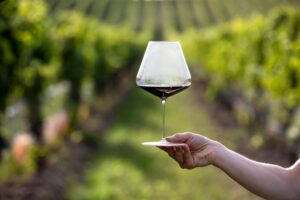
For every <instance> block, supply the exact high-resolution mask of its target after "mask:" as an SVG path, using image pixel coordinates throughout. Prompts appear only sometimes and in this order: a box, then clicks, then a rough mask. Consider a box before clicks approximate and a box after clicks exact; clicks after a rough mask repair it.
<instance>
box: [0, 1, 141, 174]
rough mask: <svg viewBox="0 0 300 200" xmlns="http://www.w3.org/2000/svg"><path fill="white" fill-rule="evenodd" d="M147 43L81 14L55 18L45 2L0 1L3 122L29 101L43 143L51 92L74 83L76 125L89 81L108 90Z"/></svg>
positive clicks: (30, 116)
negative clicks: (10, 107)
mask: <svg viewBox="0 0 300 200" xmlns="http://www.w3.org/2000/svg"><path fill="white" fill-rule="evenodd" d="M145 39H146V38H145V37H143V36H137V35H135V34H134V33H133V32H132V31H130V30H128V29H119V28H111V27H107V26H104V25H102V24H100V23H99V22H98V21H97V20H96V19H92V18H89V17H87V16H84V15H83V14H82V13H80V12H77V11H61V12H58V13H56V14H55V15H50V14H49V12H48V5H47V4H46V3H45V2H44V1H40V0H11V1H4V2H2V3H0V94H1V98H0V116H1V119H3V118H4V111H5V108H7V106H8V105H12V104H14V103H15V102H17V101H18V100H20V99H23V100H25V102H26V104H27V107H28V112H27V114H26V115H27V116H26V118H27V119H26V121H28V122H29V126H28V129H30V132H32V133H33V134H34V135H35V136H36V139H37V141H38V142H40V140H41V138H42V137H41V136H42V123H43V121H44V117H45V115H43V112H44V113H45V111H44V110H45V109H44V107H43V105H42V102H47V101H45V100H44V98H47V95H46V94H45V93H46V91H47V88H49V87H50V86H53V85H55V84H56V83H59V82H67V83H69V85H70V87H69V88H70V95H69V98H66V100H65V101H66V103H65V104H66V106H69V108H70V109H69V111H70V112H71V114H70V116H71V121H75V122H76V115H77V107H78V106H79V104H80V103H81V87H82V84H83V83H84V82H85V81H89V82H92V85H93V84H94V85H95V87H96V88H101V89H103V88H104V87H105V85H106V84H108V83H112V82H113V81H114V79H113V76H115V75H116V74H118V73H119V72H120V71H122V70H124V69H126V68H130V67H133V64H134V62H135V60H136V58H137V57H138V56H140V54H141V52H142V48H141V47H142V44H143V47H144V43H145V41H146V40H145ZM101 89H99V91H101ZM48 112H49V111H48ZM2 115H3V117H2ZM24 120H25V119H24ZM1 122H4V121H3V120H0V124H1ZM72 125H73V124H72ZM26 128H27V127H26ZM20 131H23V130H20ZM24 131H26V130H24ZM6 132H7V130H5V133H6ZM11 134H14V133H11ZM2 136H3V129H2V128H1V129H0V143H1V144H0V153H1V151H2V148H3V147H2V142H3V141H2V140H5V139H3V138H2ZM5 138H11V136H10V137H5ZM5 143H7V144H8V143H9V141H5ZM3 159H6V158H3ZM8 160H10V159H8ZM4 163H6V161H5V162H4ZM7 163H8V164H9V163H11V162H10V161H7ZM9 165H10V164H9ZM13 165H15V164H13ZM1 166H2V163H1ZM1 166H0V167H1ZM5 166H6V164H3V167H5ZM8 168H10V167H8ZM12 168H14V167H12ZM25 168H26V167H25ZM4 171H5V170H4Z"/></svg>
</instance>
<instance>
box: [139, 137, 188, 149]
mask: <svg viewBox="0 0 300 200" xmlns="http://www.w3.org/2000/svg"><path fill="white" fill-rule="evenodd" d="M142 145H145V146H157V147H179V146H186V144H185V143H172V142H168V141H166V140H164V139H163V140H161V141H156V142H143V143H142Z"/></svg>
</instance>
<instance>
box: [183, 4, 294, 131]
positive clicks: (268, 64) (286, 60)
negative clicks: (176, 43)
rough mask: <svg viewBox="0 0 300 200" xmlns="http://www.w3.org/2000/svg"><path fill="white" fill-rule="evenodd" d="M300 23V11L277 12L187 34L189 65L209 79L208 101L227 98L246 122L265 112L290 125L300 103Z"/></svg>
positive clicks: (272, 117) (283, 9)
mask: <svg viewBox="0 0 300 200" xmlns="http://www.w3.org/2000/svg"><path fill="white" fill-rule="evenodd" d="M299 22H300V12H299V11H298V10H296V9H294V8H278V9H275V10H273V11H272V12H271V13H270V14H269V15H268V16H267V17H263V16H261V15H254V16H253V17H252V18H251V19H250V20H241V19H237V20H234V21H232V22H231V23H229V24H225V25H223V26H220V27H217V28H211V29H209V30H207V31H204V32H202V33H198V32H191V33H189V36H188V37H186V36H185V38H184V39H183V40H184V46H185V47H186V49H188V50H189V51H188V53H187V54H190V60H191V62H192V63H198V64H200V65H201V66H200V67H201V73H202V76H205V77H207V78H208V79H209V80H210V83H209V89H208V96H209V98H210V99H214V98H219V97H220V94H224V93H225V94H227V95H225V96H227V97H229V101H231V104H232V105H233V108H234V109H235V111H236V112H237V117H238V119H239V120H240V122H241V123H243V124H248V125H249V124H251V123H255V122H256V123H257V122H258V120H259V119H258V116H257V115H265V114H266V113H264V112H263V109H264V110H269V111H268V112H267V114H266V116H267V119H264V120H265V121H270V120H269V119H272V120H275V121H278V122H279V123H280V124H281V125H282V126H281V127H283V128H284V127H285V126H287V125H288V124H289V122H290V120H291V117H292V113H293V110H295V109H296V107H297V106H298V105H299V103H298V102H299V101H300V95H299V94H300V83H299V80H300V48H299V47H300V37H299V34H300V33H299ZM186 38H188V39H186ZM223 96H224V95H223ZM241 101H242V102H243V103H241ZM253 112H254V113H253ZM284 113H286V114H285V115H284ZM249 117H250V118H249ZM264 120H263V121H264ZM272 120H271V121H272ZM265 123H266V122H265ZM265 126H266V127H267V128H268V124H265ZM283 131H285V130H283ZM277 132H279V133H280V131H279V130H277Z"/></svg>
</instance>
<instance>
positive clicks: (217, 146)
mask: <svg viewBox="0 0 300 200" xmlns="http://www.w3.org/2000/svg"><path fill="white" fill-rule="evenodd" d="M225 152H226V147H225V146H224V145H223V144H221V143H219V142H217V141H214V142H213V144H212V153H211V156H210V164H212V165H214V166H216V167H219V165H220V161H221V160H222V158H223V157H224V156H225Z"/></svg>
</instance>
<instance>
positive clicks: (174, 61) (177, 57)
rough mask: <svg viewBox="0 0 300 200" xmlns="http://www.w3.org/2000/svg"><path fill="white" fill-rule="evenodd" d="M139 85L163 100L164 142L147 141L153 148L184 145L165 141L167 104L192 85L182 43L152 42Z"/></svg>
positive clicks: (138, 77)
mask: <svg viewBox="0 0 300 200" xmlns="http://www.w3.org/2000/svg"><path fill="white" fill-rule="evenodd" d="M136 83H137V85H138V86H139V87H140V88H142V89H144V90H146V91H148V92H150V93H151V94H153V95H155V96H157V97H159V98H161V100H162V115H163V116H162V140H161V141H156V142H144V143H142V144H144V145H150V146H182V145H185V144H178V143H170V142H167V141H166V139H165V104H166V100H167V98H168V97H170V96H172V95H174V94H177V93H179V92H181V91H183V90H184V89H186V88H188V87H189V86H190V85H191V74H190V71H189V69H188V66H187V63H186V61H185V58H184V55H183V52H182V49H181V46H180V43H179V42H169V41H157V42H156V41H155V42H154V41H150V42H149V43H148V45H147V48H146V52H145V54H144V57H143V60H142V63H141V66H140V68H139V71H138V74H137V77H136Z"/></svg>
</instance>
